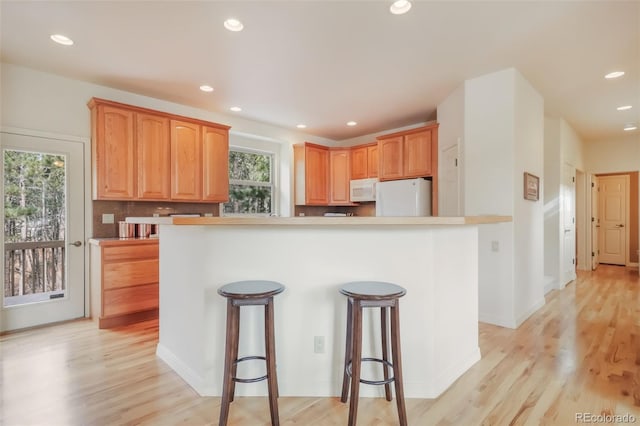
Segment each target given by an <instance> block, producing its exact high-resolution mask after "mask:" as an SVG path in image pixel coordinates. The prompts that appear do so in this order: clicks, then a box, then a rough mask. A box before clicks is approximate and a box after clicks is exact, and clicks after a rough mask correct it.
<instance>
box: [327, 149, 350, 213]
mask: <svg viewBox="0 0 640 426" xmlns="http://www.w3.org/2000/svg"><path fill="white" fill-rule="evenodd" d="M350 160H351V156H350V150H349V149H330V150H329V204H338V205H344V204H349V203H350V199H349V198H350V197H349V195H350V191H349V182H350V180H351V179H350V177H351V172H350V169H351V167H350V166H351V161H350Z"/></svg>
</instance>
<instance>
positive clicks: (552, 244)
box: [542, 117, 562, 293]
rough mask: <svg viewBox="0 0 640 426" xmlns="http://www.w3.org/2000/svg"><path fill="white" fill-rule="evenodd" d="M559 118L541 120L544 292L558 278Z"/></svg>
mask: <svg viewBox="0 0 640 426" xmlns="http://www.w3.org/2000/svg"><path fill="white" fill-rule="evenodd" d="M560 127H561V125H560V119H558V118H551V117H545V120H544V174H543V179H542V182H543V187H544V197H543V200H544V275H545V293H546V292H548V291H549V290H551V289H554V288H558V282H559V281H560V240H559V238H558V235H559V234H560V170H561V168H560V158H561V154H560V152H561V147H562V142H561V137H560Z"/></svg>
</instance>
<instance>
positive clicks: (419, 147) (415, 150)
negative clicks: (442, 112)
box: [377, 124, 438, 216]
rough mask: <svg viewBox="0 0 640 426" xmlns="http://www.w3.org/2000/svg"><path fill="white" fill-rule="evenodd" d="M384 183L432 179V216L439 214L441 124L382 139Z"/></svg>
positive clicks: (381, 160) (380, 170)
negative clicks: (439, 132) (386, 181)
mask: <svg viewBox="0 0 640 426" xmlns="http://www.w3.org/2000/svg"><path fill="white" fill-rule="evenodd" d="M377 139H378V155H379V158H378V166H379V169H378V173H379V178H380V180H395V179H409V178H418V177H426V178H430V179H431V188H432V200H431V206H432V214H433V216H437V212H438V124H431V125H428V126H424V127H419V128H416V129H411V130H406V131H403V132H397V133H393V134H390V135H384V136H379V137H378V138H377Z"/></svg>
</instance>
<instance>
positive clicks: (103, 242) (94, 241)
mask: <svg viewBox="0 0 640 426" xmlns="http://www.w3.org/2000/svg"><path fill="white" fill-rule="evenodd" d="M88 242H89V245H92V246H99V247H108V246H118V245H123V244H127V245H132V244H158V238H156V237H153V238H89V241H88Z"/></svg>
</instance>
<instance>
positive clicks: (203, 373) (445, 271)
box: [156, 216, 511, 398]
mask: <svg viewBox="0 0 640 426" xmlns="http://www.w3.org/2000/svg"><path fill="white" fill-rule="evenodd" d="M510 220H511V218H509V217H501V216H500V217H498V216H483V217H464V218H449V217H420V218H394V217H346V218H345V217H337V218H336V217H295V218H278V217H264V218H233V217H231V218H230V217H225V218H173V223H174V224H173V225H162V230H161V232H160V317H159V318H160V330H159V342H158V346H157V352H156V353H157V355H158V356H159V357H160V358H161V359H163V360H164V361H165V362H166V363H167V364H168V365H169V366H171V368H173V369H174V370H175V371H176V372H177V373H178V374H179V375H180V376H181V377H182V378H183V379H184V380H185V381H186V382H187V383H189V384H190V385H191V386H192V387H193V388H194V389H195V390H196V391H197V392H198V393H199V394H200V395H203V396H220V395H221V384H222V380H221V375H222V369H223V363H224V339H225V329H226V326H225V319H226V299H224V298H223V297H220V296H219V295H218V294H217V289H218V288H219V287H220V286H222V285H224V284H226V283H229V282H232V281H239V280H251V279H256V280H274V281H279V282H281V283H282V284H284V285H285V287H286V290H285V292H284V293H282V294H280V295H278V296H277V297H276V298H275V302H274V303H275V321H276V328H275V334H276V351H277V352H276V353H277V365H278V382H279V386H280V395H281V396H336V395H339V394H340V389H341V383H342V371H341V364H342V362H343V357H344V341H345V327H346V305H347V300H346V298H345V297H344V296H342V295H341V294H340V293H339V291H338V290H339V288H340V286H341V285H342V284H344V283H346V282H349V281H360V280H376V281H389V282H393V283H396V284H398V285H400V286H402V287H404V288H406V289H407V295H406V296H405V297H403V298H402V299H401V300H400V323H401V325H400V328H401V340H402V356H403V369H404V371H405V373H404V376H405V383H404V386H405V395H406V396H407V397H408V398H436V397H437V396H438V395H440V394H441V393H442V392H444V390H446V389H447V387H449V386H450V385H451V384H452V383H453V382H454V381H455V380H456V379H457V378H458V377H460V376H461V375H462V374H463V373H464V372H465V371H466V370H468V369H469V368H470V367H471V366H472V365H473V364H474V363H475V362H477V361H478V360H479V359H480V349H479V347H478V233H479V228H480V227H482V226H483V224H485V223H487V224H493V223H497V222H509V221H510ZM256 225H258V226H256ZM299 225H301V226H299ZM487 226H494V225H487ZM242 315H243V317H242V321H241V322H242V325H241V337H240V351H241V352H242V355H260V354H261V353H263V350H264V344H263V343H262V342H261V340H262V339H261V337H260V336H262V333H261V332H259V331H258V330H259V328H260V327H261V325H260V324H261V321H262V319H261V318H262V317H263V314H262V311H261V310H260V309H259V308H256V307H247V308H243V314H242ZM368 315H369V313H368V312H367V313H366V314H365V318H364V324H365V325H366V328H367V332H365V337H364V341H363V355H364V356H368V355H367V354H371V355H374V353H378V352H379V348H380V345H379V337H378V335H377V333H374V331H373V330H376V323H377V324H379V315H376V316H368ZM377 327H379V325H378V326H377ZM378 329H379V328H378ZM369 330H371V331H369ZM316 336H323V337H324V338H325V347H324V351H323V352H322V353H315V352H314V338H315V337H316ZM374 342H375V344H374ZM374 351H375V352H374ZM250 364H254V363H250ZM255 364H259V365H258V366H257V367H256V366H253V365H251V366H242V367H240V366H239V370H240V369H243V371H239V372H238V375H239V376H240V377H253V376H255V375H260V371H262V370H261V369H262V367H263V366H262V365H261V364H260V363H255ZM366 364H372V363H366ZM252 367H255V368H257V369H258V371H257V372H256V371H253V370H251V368H252ZM369 367H371V370H368V368H369ZM245 369H247V370H249V371H245ZM252 373H257V374H252ZM378 376H379V371H378V370H374V367H373V366H366V367H365V366H363V377H372V378H376V377H378ZM360 392H361V394H362V396H381V395H382V392H383V388H382V387H377V386H363V387H362V388H361V391H360ZM236 393H237V395H239V396H243V395H244V396H252V395H265V393H266V386H265V385H264V383H254V384H243V385H240V386H237V388H236Z"/></svg>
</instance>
